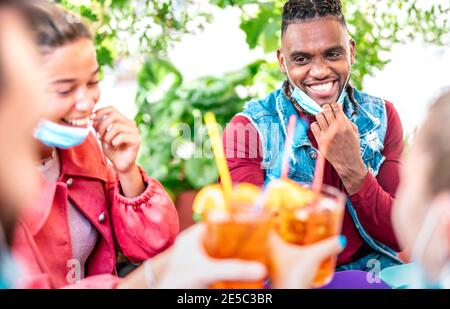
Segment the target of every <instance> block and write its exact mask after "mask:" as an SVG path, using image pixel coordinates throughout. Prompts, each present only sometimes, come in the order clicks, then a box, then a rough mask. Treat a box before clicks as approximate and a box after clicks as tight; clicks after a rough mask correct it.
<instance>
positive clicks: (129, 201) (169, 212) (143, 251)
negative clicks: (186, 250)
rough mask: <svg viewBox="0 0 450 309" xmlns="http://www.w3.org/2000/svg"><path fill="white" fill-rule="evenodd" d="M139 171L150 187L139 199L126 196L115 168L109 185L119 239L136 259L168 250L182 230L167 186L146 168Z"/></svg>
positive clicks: (114, 225)
mask: <svg viewBox="0 0 450 309" xmlns="http://www.w3.org/2000/svg"><path fill="white" fill-rule="evenodd" d="M111 170H112V171H111ZM139 170H140V172H141V175H142V178H143V180H144V182H145V183H146V185H147V188H146V190H145V191H144V192H143V193H142V194H141V195H140V196H138V197H135V198H127V197H125V196H123V195H122V194H121V189H120V183H119V181H118V180H117V178H116V175H115V172H114V171H113V169H112V168H109V171H108V173H109V175H111V172H112V173H114V178H115V181H114V182H113V183H109V187H108V191H109V192H108V193H109V195H110V201H111V203H112V206H111V210H110V211H111V218H112V223H113V229H114V234H115V238H116V241H117V243H118V245H119V247H120V249H121V250H122V252H123V254H125V256H127V257H128V258H129V259H130V260H131V261H133V262H141V261H143V260H146V259H148V258H151V257H153V256H154V255H156V254H158V253H160V252H162V251H164V250H165V249H167V248H168V247H169V246H171V245H172V244H173V242H174V241H175V238H176V236H177V234H178V232H179V220H178V214H177V211H176V209H175V206H174V205H173V202H172V201H171V199H170V197H169V195H168V194H167V192H166V191H165V190H164V187H163V186H162V185H161V184H160V183H159V182H158V181H157V180H155V179H153V178H151V177H149V176H148V175H147V174H146V173H145V171H144V170H143V169H142V168H139Z"/></svg>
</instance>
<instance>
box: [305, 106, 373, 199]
mask: <svg viewBox="0 0 450 309" xmlns="http://www.w3.org/2000/svg"><path fill="white" fill-rule="evenodd" d="M316 120H317V121H316V122H314V123H313V124H312V125H311V131H312V133H313V135H314V137H315V138H316V141H317V144H318V147H319V150H320V151H321V153H322V155H323V156H324V157H325V158H326V159H327V160H328V162H330V164H331V165H333V167H334V168H335V169H336V171H337V173H338V174H339V176H340V178H341V179H342V182H343V184H344V186H345V189H346V190H347V193H348V194H349V195H352V194H355V193H357V192H358V191H359V189H360V187H361V185H362V183H363V181H364V179H365V177H366V175H367V168H366V166H365V165H364V162H363V161H362V159H361V151H360V148H359V135H358V128H357V127H356V126H355V125H354V124H353V123H352V122H351V121H350V120H349V119H348V118H347V117H346V116H345V114H344V111H343V110H342V108H341V107H340V106H339V104H338V103H333V104H326V105H324V106H323V112H322V113H320V114H318V115H317V116H316ZM330 135H332V136H330Z"/></svg>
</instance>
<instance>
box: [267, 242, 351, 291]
mask: <svg viewBox="0 0 450 309" xmlns="http://www.w3.org/2000/svg"><path fill="white" fill-rule="evenodd" d="M270 242H271V243H270V245H271V252H272V263H273V274H272V284H273V287H274V288H276V289H308V288H310V287H311V285H312V282H313V280H314V276H315V275H316V271H317V269H318V268H319V266H320V264H321V263H322V262H323V261H324V260H325V259H326V258H328V257H330V256H336V255H337V254H338V253H339V252H341V251H342V250H343V249H344V248H345V245H346V240H345V237H344V236H340V237H334V238H330V239H327V240H323V241H321V242H318V243H316V244H313V245H310V246H304V247H303V246H298V245H293V244H289V243H287V242H285V241H284V240H283V239H281V238H280V237H279V236H278V235H277V234H276V233H272V235H271V239H270Z"/></svg>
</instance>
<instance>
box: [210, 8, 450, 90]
mask: <svg viewBox="0 0 450 309" xmlns="http://www.w3.org/2000/svg"><path fill="white" fill-rule="evenodd" d="M213 2H214V3H215V4H216V5H218V6H219V7H226V6H233V7H236V8H239V9H240V10H241V11H242V22H241V29H242V30H243V31H244V32H245V34H246V36H247V44H248V45H249V47H250V48H252V49H253V48H263V50H264V51H265V52H266V53H270V52H274V51H276V50H277V48H278V47H279V41H280V30H279V29H280V25H281V12H282V6H283V4H284V2H285V1H250V0H242V1H232V0H214V1H213ZM426 2H427V1H423V0H422V1H421V0H385V1H368V0H365V1H361V0H343V1H342V3H343V5H344V10H345V16H346V18H347V23H348V25H349V30H350V34H351V36H352V38H353V39H354V40H355V41H356V44H357V56H356V63H355V64H354V66H353V70H352V81H353V84H354V85H355V86H356V87H358V88H360V89H361V88H362V84H363V80H364V77H365V76H367V75H372V74H373V73H374V72H375V71H376V70H377V69H382V68H383V67H384V66H385V65H386V64H387V63H389V60H390V59H389V58H388V56H387V55H386V53H385V52H388V51H389V50H391V48H392V46H393V44H395V43H404V42H407V41H410V40H420V41H422V42H425V43H433V44H438V45H445V44H448V43H450V42H449V33H450V25H449V15H450V3H448V4H447V5H443V4H433V5H430V4H427V3H426ZM248 12H252V13H251V14H250V13H248ZM273 58H274V57H273Z"/></svg>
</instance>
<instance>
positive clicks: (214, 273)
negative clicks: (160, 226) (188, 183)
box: [119, 224, 267, 289]
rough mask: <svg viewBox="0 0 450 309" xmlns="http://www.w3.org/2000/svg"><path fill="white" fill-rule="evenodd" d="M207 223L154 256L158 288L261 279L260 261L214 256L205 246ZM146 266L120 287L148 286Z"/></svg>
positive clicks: (152, 264)
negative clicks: (206, 250)
mask: <svg viewBox="0 0 450 309" xmlns="http://www.w3.org/2000/svg"><path fill="white" fill-rule="evenodd" d="M204 233H205V226H204V225H203V224H197V225H195V226H193V227H191V228H189V229H188V230H186V231H184V232H183V233H182V234H180V236H179V237H178V239H177V241H176V242H175V244H174V245H173V246H172V248H170V249H169V250H168V251H165V252H163V253H162V254H160V255H158V256H156V257H154V258H152V259H151V260H150V264H151V267H152V272H153V276H154V278H155V285H154V286H153V287H155V288H162V289H204V288H208V287H209V286H210V285H211V284H213V283H214V282H216V281H258V280H263V279H264V278H265V277H266V274H267V269H266V268H265V266H264V265H262V264H260V263H257V262H249V261H242V260H236V259H214V258H211V257H209V256H208V255H207V253H206V252H205V250H204V249H203V236H204ZM145 271H146V270H145V266H142V267H141V268H139V269H137V270H136V271H134V272H133V273H132V274H131V275H130V276H128V277H127V278H125V279H124V280H123V281H122V283H121V284H120V285H119V288H145V287H147V284H146V281H145V278H146V276H145Z"/></svg>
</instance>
